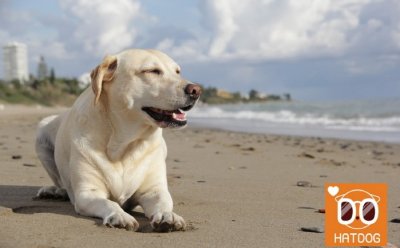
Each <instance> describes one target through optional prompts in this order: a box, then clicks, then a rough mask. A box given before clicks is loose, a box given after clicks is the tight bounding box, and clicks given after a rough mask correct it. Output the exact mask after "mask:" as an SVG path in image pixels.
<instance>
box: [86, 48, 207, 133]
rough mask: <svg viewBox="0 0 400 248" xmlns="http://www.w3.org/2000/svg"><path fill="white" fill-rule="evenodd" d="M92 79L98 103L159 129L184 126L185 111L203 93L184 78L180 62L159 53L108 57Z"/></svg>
mask: <svg viewBox="0 0 400 248" xmlns="http://www.w3.org/2000/svg"><path fill="white" fill-rule="evenodd" d="M90 76H91V79H92V89H93V92H94V95H95V104H104V105H106V106H107V108H109V110H110V111H112V112H113V113H120V114H124V115H131V116H134V117H135V118H140V119H143V121H145V122H146V123H148V124H150V125H156V126H159V127H182V126H185V125H186V123H187V121H186V113H185V111H188V110H190V109H191V108H192V107H193V106H194V105H195V103H196V102H197V100H198V99H199V97H200V94H201V88H200V86H199V85H197V84H194V83H192V82H190V81H188V80H186V79H184V78H183V77H182V76H181V74H180V67H179V65H178V64H177V63H175V62H174V61H173V60H172V59H171V58H170V57H168V56H167V55H166V54H164V53H162V52H160V51H156V50H127V51H124V52H122V53H119V54H117V55H114V56H106V57H105V58H104V60H103V62H102V63H101V64H100V65H99V66H97V67H96V68H95V69H94V70H93V71H92V72H91V74H90ZM100 102H101V103H100Z"/></svg>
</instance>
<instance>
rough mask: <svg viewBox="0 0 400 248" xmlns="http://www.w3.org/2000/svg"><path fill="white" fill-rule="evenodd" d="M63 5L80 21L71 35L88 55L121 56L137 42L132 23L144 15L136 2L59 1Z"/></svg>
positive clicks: (120, 0) (122, 0) (125, 0)
mask: <svg viewBox="0 0 400 248" xmlns="http://www.w3.org/2000/svg"><path fill="white" fill-rule="evenodd" d="M60 4H61V6H62V8H64V9H65V10H66V11H67V12H68V13H70V14H71V15H72V16H74V17H76V18H77V19H78V20H77V23H76V28H75V30H74V33H73V34H72V35H73V36H74V39H75V40H76V41H78V42H81V43H82V44H83V49H84V51H86V52H89V53H96V54H99V55H100V56H103V55H104V54H107V53H115V52H119V51H120V50H123V49H126V48H127V47H129V46H131V45H132V44H133V42H134V40H135V38H136V35H137V30H136V29H135V27H134V25H133V24H134V23H133V20H134V19H135V18H137V17H138V16H140V15H141V14H140V4H139V1H137V0H112V1H102V0H92V1H86V0H78V1H75V0H60Z"/></svg>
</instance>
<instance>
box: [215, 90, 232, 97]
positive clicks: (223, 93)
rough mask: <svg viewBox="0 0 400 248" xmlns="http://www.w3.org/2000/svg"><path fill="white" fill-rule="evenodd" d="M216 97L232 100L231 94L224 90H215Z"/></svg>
mask: <svg viewBox="0 0 400 248" xmlns="http://www.w3.org/2000/svg"><path fill="white" fill-rule="evenodd" d="M217 96H218V97H221V98H224V99H232V98H233V94H232V93H230V92H228V91H226V90H221V89H218V90H217Z"/></svg>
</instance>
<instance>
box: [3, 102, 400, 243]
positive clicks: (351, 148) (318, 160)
mask: <svg viewBox="0 0 400 248" xmlns="http://www.w3.org/2000/svg"><path fill="white" fill-rule="evenodd" d="M61 109H62V108H58V109H54V108H40V109H36V108H31V107H28V108H17V109H15V112H12V111H11V112H8V113H7V114H5V112H2V111H0V117H1V118H0V160H1V161H2V163H0V170H1V171H2V173H1V174H0V182H1V183H0V218H1V222H0V247H5V248H8V247H73V246H77V247H81V246H86V247H110V246H131V245H132V243H134V244H135V245H137V246H146V245H148V244H149V243H151V244H152V245H153V246H154V247H179V246H182V247H186V246H188V245H190V246H191V247H324V233H306V232H302V231H300V230H301V228H302V227H317V228H321V229H324V214H321V213H317V212H316V210H318V209H321V208H324V184H325V183H327V182H354V183H355V182H385V183H386V184H387V185H388V187H389V190H388V208H387V213H388V224H387V225H388V241H389V242H390V243H392V244H395V245H400V239H399V237H398V230H399V227H400V226H399V225H400V224H398V223H392V222H390V220H391V219H394V218H399V216H400V208H399V207H400V198H399V197H398V196H399V195H400V188H399V176H398V175H399V173H400V145H399V144H388V143H382V142H365V141H361V142H359V141H348V140H342V139H326V138H312V137H308V138H305V137H293V136H283V135H269V134H262V135H259V134H249V133H240V132H233V131H225V130H222V131H221V130H213V129H205V128H196V127H193V126H191V125H190V123H189V128H186V129H182V130H165V132H164V138H165V140H166V143H167V147H168V157H167V174H168V184H169V189H170V191H171V194H172V197H173V200H174V209H175V211H176V212H177V213H178V214H180V215H182V216H183V217H184V218H185V220H186V223H187V224H188V226H189V230H188V231H186V232H173V233H161V234H160V233H152V232H150V233H149V231H151V230H149V222H148V220H147V219H146V218H144V217H143V215H142V214H140V213H132V214H133V216H134V217H135V218H136V219H137V220H138V221H139V223H140V225H141V232H128V231H125V230H121V229H116V228H106V227H104V226H102V224H101V220H99V219H96V218H88V217H82V216H79V215H77V214H76V213H75V211H74V209H73V206H72V205H71V204H70V203H69V202H59V201H34V200H32V197H33V196H34V195H35V194H36V192H37V190H38V189H39V187H41V186H44V185H51V181H50V179H49V177H48V175H47V173H46V172H45V170H44V168H43V167H42V166H41V164H40V162H39V160H38V159H37V158H36V155H35V152H34V138H35V131H36V126H37V123H38V122H39V120H40V119H41V118H42V117H44V116H47V115H50V114H54V113H58V112H59V111H60V110H61ZM18 156H20V157H18ZM13 157H14V158H13ZM299 182H303V186H298V185H299ZM304 182H307V183H305V184H304ZM304 185H306V186H304ZM143 232H145V233H143Z"/></svg>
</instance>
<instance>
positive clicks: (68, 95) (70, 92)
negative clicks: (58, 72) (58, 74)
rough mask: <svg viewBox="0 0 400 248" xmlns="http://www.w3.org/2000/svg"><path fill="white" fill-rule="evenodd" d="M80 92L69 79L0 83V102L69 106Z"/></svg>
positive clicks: (53, 78) (76, 85) (72, 80)
mask: <svg viewBox="0 0 400 248" xmlns="http://www.w3.org/2000/svg"><path fill="white" fill-rule="evenodd" d="M81 92H82V90H81V89H80V88H79V85H78V81H77V80H76V79H70V78H55V76H54V72H53V75H52V77H50V78H49V79H43V80H38V79H34V78H33V77H31V80H30V82H27V83H25V84H21V83H20V82H19V81H18V80H14V81H12V82H10V83H6V82H3V81H0V101H1V102H6V103H22V104H41V105H46V106H54V105H62V106H65V105H71V104H72V103H73V102H74V101H75V99H76V97H77V96H78V95H79V94H80V93H81Z"/></svg>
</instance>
